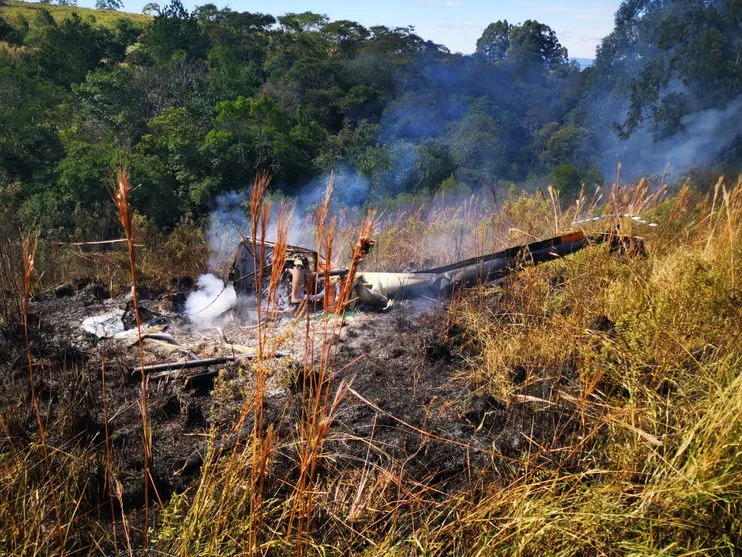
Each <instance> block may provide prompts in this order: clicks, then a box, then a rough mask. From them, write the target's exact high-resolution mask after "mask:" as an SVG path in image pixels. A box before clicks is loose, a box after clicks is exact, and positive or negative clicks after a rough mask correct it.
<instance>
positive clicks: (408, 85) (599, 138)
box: [0, 0, 742, 234]
mask: <svg viewBox="0 0 742 557" xmlns="http://www.w3.org/2000/svg"><path fill="white" fill-rule="evenodd" d="M665 3H666V2H651V1H648V0H647V1H642V2H638V1H634V0H632V1H627V2H624V4H623V5H622V7H621V9H620V10H619V12H618V14H617V20H616V28H615V30H614V31H613V33H612V34H611V35H610V36H608V37H607V38H606V39H605V40H604V41H603V43H602V45H601V48H600V51H599V55H598V60H597V63H596V66H595V68H592V69H588V70H586V71H581V70H580V69H579V68H578V67H577V66H576V65H574V64H569V63H568V62H567V53H566V51H565V49H564V48H563V47H562V46H561V44H560V42H559V39H558V37H557V36H556V34H555V32H554V31H553V30H552V29H551V28H550V27H548V26H547V25H544V24H542V23H540V22H537V21H533V20H528V21H526V22H524V23H522V24H518V25H513V24H510V23H508V22H507V21H497V22H495V23H492V24H490V25H489V26H488V27H487V28H486V29H485V31H484V32H483V34H482V36H481V38H480V39H479V41H478V42H477V52H476V54H475V55H473V56H463V55H460V54H451V53H450V52H448V50H447V49H446V48H445V47H443V46H441V45H437V44H435V43H433V42H431V41H426V40H425V39H423V38H422V37H420V36H418V35H417V34H416V33H415V32H414V29H413V28H411V27H385V26H374V27H370V28H366V27H364V26H362V25H360V24H359V23H356V22H353V21H347V20H339V21H331V20H330V19H329V18H328V17H327V16H325V15H322V14H316V13H312V12H303V13H288V14H284V15H281V16H279V17H278V18H276V17H274V16H272V15H269V14H262V13H250V12H237V11H232V10H231V9H229V8H224V9H220V8H218V7H217V6H215V5H214V4H205V5H203V6H200V7H198V8H196V9H195V10H194V11H193V12H190V11H188V10H187V9H186V8H185V7H184V6H183V4H182V3H181V2H179V1H178V0H175V1H173V2H171V3H168V4H163V5H154V4H153V5H149V6H147V7H146V10H147V11H148V12H149V13H153V14H155V15H154V17H145V16H135V15H132V14H121V13H119V12H116V11H115V10H111V9H104V10H86V9H82V8H80V9H76V8H75V9H73V8H72V7H70V6H52V5H49V4H46V5H43V6H42V5H37V4H24V3H20V2H12V1H11V2H8V3H6V4H4V5H3V6H0V18H1V19H0V96H2V101H3V102H2V104H0V116H2V118H0V170H1V171H2V172H1V173H2V175H3V176H6V177H7V179H8V180H11V181H15V180H18V181H20V183H21V186H22V191H21V194H20V197H21V200H22V201H21V206H22V210H23V212H24V214H27V215H34V216H33V218H32V219H31V220H30V221H29V222H32V223H38V222H41V220H44V221H45V222H49V223H51V222H53V223H56V224H57V225H59V226H61V227H62V233H67V234H69V233H70V232H71V228H70V226H71V224H72V223H71V220H70V218H69V217H70V215H71V214H72V212H73V211H74V210H75V207H77V206H78V205H79V206H85V205H86V204H89V203H92V202H100V201H101V199H102V197H103V196H104V195H105V194H104V192H105V189H106V187H107V185H108V181H109V180H110V178H111V176H112V172H113V168H114V167H115V166H116V165H120V164H126V165H128V166H129V167H130V168H131V171H132V176H133V177H134V178H135V179H136V181H137V183H138V184H139V183H140V184H141V186H140V187H139V188H137V190H136V192H135V194H134V195H133V203H134V204H135V205H136V207H137V209H138V210H139V212H140V213H141V214H143V215H146V216H147V217H148V218H149V219H150V220H151V222H152V224H155V225H157V226H162V227H172V226H174V225H175V224H176V223H177V222H179V220H180V219H181V218H182V217H188V216H190V217H195V218H197V219H198V218H201V217H202V216H203V215H205V214H207V213H208V211H209V209H210V208H211V207H213V203H214V201H215V199H216V197H217V196H218V195H220V194H222V193H224V192H227V191H232V190H235V189H240V188H242V187H244V186H245V184H246V183H247V182H248V178H249V176H251V175H252V173H253V172H254V171H255V170H256V169H258V168H264V169H268V170H270V171H271V172H272V174H273V175H274V177H275V178H276V182H277V186H278V187H279V188H280V189H281V190H282V191H283V192H284V193H286V194H294V193H296V192H299V191H302V190H304V189H305V187H306V185H307V184H308V183H312V182H313V181H315V180H316V179H317V178H318V177H320V176H322V175H325V174H327V173H328V172H329V171H330V170H331V169H332V168H337V169H338V170H339V169H343V170H344V172H346V174H351V173H352V174H355V175H356V176H355V177H354V178H353V179H352V181H353V182H354V183H355V182H358V183H360V182H363V183H366V184H368V186H367V187H366V191H365V192H364V194H363V195H360V196H357V203H358V204H362V203H364V202H365V201H366V200H368V199H369V198H371V199H376V200H378V199H379V198H383V197H387V196H392V197H394V196H397V195H399V194H403V193H406V192H419V191H429V192H434V191H435V190H436V189H437V188H438V187H439V186H440V185H441V184H442V183H443V182H444V181H445V180H447V179H448V178H450V177H451V176H454V177H455V179H456V180H458V181H460V182H462V183H465V184H467V185H468V186H469V187H471V188H472V189H473V190H479V189H481V188H484V187H489V186H490V185H493V184H498V183H504V182H508V183H511V182H518V183H521V184H522V183H528V184H531V187H536V186H542V187H543V186H546V185H547V184H548V183H549V182H552V183H553V185H554V186H555V187H556V188H557V189H559V190H560V191H561V192H562V196H561V199H562V200H563V201H569V200H570V199H571V198H573V197H574V196H575V195H576V193H577V192H578V191H579V188H580V186H581V185H582V183H585V184H586V185H587V186H592V185H593V184H597V183H600V182H602V174H601V173H608V172H610V173H611V174H612V172H613V170H612V168H611V167H613V168H615V162H614V159H611V158H610V157H612V156H616V153H620V152H621V148H622V145H623V144H622V143H621V139H620V136H619V134H618V133H617V132H616V131H615V130H614V129H613V128H612V125H613V124H614V123H616V118H617V117H619V116H620V115H621V114H622V110H623V113H624V114H626V118H625V120H623V121H621V122H618V123H619V124H621V126H620V127H621V130H620V131H621V134H622V135H623V136H627V135H632V134H633V135H636V134H639V133H641V132H643V131H644V129H645V128H646V127H650V128H652V129H653V130H654V133H655V135H656V137H657V138H658V139H661V138H667V137H668V136H672V134H674V133H679V132H680V131H682V130H683V129H685V127H687V122H688V120H687V118H688V117H689V116H692V115H693V114H696V112H694V111H698V110H701V111H703V110H707V109H709V110H710V109H719V110H728V105H729V103H730V99H733V98H734V95H735V94H736V93H735V91H736V89H735V87H736V86H735V84H736V83H737V82H738V81H739V76H738V75H737V74H738V73H739V68H738V65H736V64H735V63H734V62H733V61H734V60H736V59H737V58H738V55H737V54H738V52H737V51H738V48H739V44H740V43H739V41H738V40H737V38H738V37H737V36H738V30H737V29H736V28H735V27H734V25H732V24H730V23H729V22H730V21H732V20H733V18H732V17H731V16H734V14H735V13H736V12H734V10H735V9H736V8H735V7H734V6H733V5H732V4H730V3H728V2H714V3H704V2H700V0H678V1H677V2H670V3H668V6H670V7H669V8H668V9H667V10H665V9H662V6H664V4H665ZM114 4H115V2H113V3H110V2H109V3H105V6H104V7H106V8H111V7H115V6H114ZM102 5H103V4H101V6H102ZM686 23H687V24H688V25H689V32H688V33H680V32H677V31H678V29H680V27H682V26H683V25H685V24H686ZM655 37H658V38H659V40H658V41H654V38H655ZM655 43H656V44H655ZM709 84H710V85H712V86H710V87H707V85H709ZM706 89H708V91H707V90H706ZM732 106H734V105H733V104H732ZM596 107H598V108H597V109H596ZM596 110H598V111H599V113H598V115H597V116H596V113H595V111H596ZM724 114H726V113H725V112H720V113H719V116H718V117H721V116H723V115H724ZM725 133H726V135H727V136H732V135H733V134H732V132H725ZM740 149H742V144H740V143H739V141H736V142H734V141H732V142H731V144H730V145H729V148H727V149H721V148H720V149H719V151H720V152H719V153H713V154H710V155H709V156H708V157H707V159H708V164H709V165H712V164H720V165H723V166H724V167H725V168H727V169H735V168H738V162H739V157H738V153H739V151H740ZM40 211H47V212H48V211H52V213H53V214H52V213H47V214H46V215H43V218H42V215H40V214H39V212H40ZM58 232H59V231H56V232H55V233H58ZM44 233H46V232H42V234H44Z"/></svg>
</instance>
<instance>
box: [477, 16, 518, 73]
mask: <svg viewBox="0 0 742 557" xmlns="http://www.w3.org/2000/svg"><path fill="white" fill-rule="evenodd" d="M512 28H513V26H512V25H510V24H509V23H508V20H507V19H506V20H500V21H496V22H495V23H490V24H489V25H488V26H487V28H486V29H485V30H484V32H483V33H482V36H481V37H479V38H478V39H477V49H476V53H477V54H478V55H479V56H482V57H484V58H485V59H486V60H487V61H489V62H494V61H496V60H502V59H503V58H505V55H506V54H507V52H508V48H510V31H511V30H512Z"/></svg>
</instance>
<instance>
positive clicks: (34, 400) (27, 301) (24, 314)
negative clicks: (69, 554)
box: [20, 237, 66, 555]
mask: <svg viewBox="0 0 742 557" xmlns="http://www.w3.org/2000/svg"><path fill="white" fill-rule="evenodd" d="M38 245H39V239H38V237H34V238H33V239H30V238H24V239H23V243H22V251H21V253H22V257H23V290H22V292H21V302H20V309H21V325H22V326H23V340H24V342H25V345H26V365H27V367H28V383H29V387H30V389H31V404H32V405H33V409H34V416H35V417H36V425H37V426H38V428H39V441H40V444H41V453H42V462H43V466H44V474H45V475H46V478H47V482H48V483H49V491H50V492H51V497H52V504H53V507H54V518H55V531H54V534H55V537H56V539H57V540H58V542H59V544H60V549H61V554H62V555H64V554H65V549H66V547H65V546H66V543H65V536H64V535H63V533H62V514H61V511H60V506H59V495H58V494H57V490H56V488H55V485H54V484H55V482H54V475H53V474H52V470H51V463H50V460H49V446H48V444H47V438H46V433H47V431H46V424H44V420H43V418H42V416H41V407H40V405H39V397H38V395H37V393H36V378H35V374H34V367H35V364H34V361H33V355H32V354H31V338H30V336H29V323H28V319H29V309H30V306H31V293H32V292H31V289H32V280H33V275H34V268H35V263H36V250H37V248H38Z"/></svg>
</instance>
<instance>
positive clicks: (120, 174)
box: [111, 169, 159, 555]
mask: <svg viewBox="0 0 742 557" xmlns="http://www.w3.org/2000/svg"><path fill="white" fill-rule="evenodd" d="M131 189H132V188H131V185H130V184H129V173H128V171H127V170H126V169H119V170H117V171H116V181H115V184H114V187H113V191H112V192H111V197H112V198H113V203H114V205H115V207H116V211H117V212H118V217H119V222H120V223H121V227H122V228H123V230H124V234H125V235H126V245H127V249H128V254H129V277H130V279H131V297H132V303H133V306H134V315H135V318H136V326H137V347H138V352H139V367H140V373H139V375H140V376H141V385H140V388H141V393H140V399H139V408H140V411H141V414H142V468H143V472H142V476H143V479H142V481H143V482H144V527H143V528H142V540H143V543H142V549H143V552H144V554H145V555H147V554H148V552H149V523H150V521H149V515H150V485H151V486H152V487H154V481H153V479H152V474H151V471H150V462H151V461H152V428H151V423H150V417H149V393H148V391H149V376H148V375H147V374H146V373H145V372H144V346H143V343H142V317H141V313H140V311H139V296H138V293H137V287H138V285H137V261H136V245H135V244H136V242H135V238H134V225H133V211H132V208H131V202H130V197H129V196H130V194H131ZM158 498H159V497H158Z"/></svg>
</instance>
